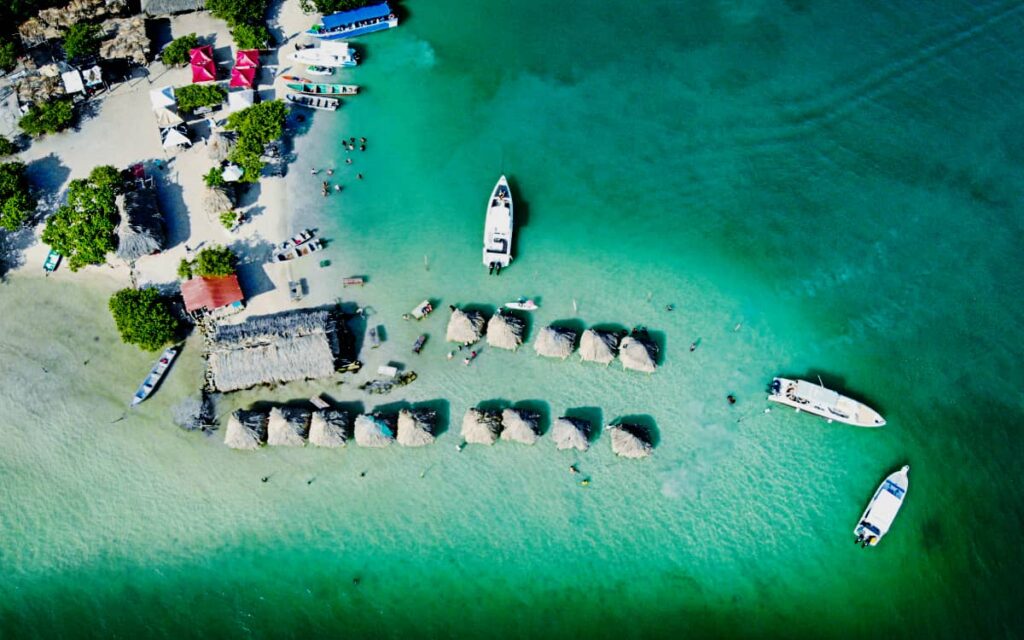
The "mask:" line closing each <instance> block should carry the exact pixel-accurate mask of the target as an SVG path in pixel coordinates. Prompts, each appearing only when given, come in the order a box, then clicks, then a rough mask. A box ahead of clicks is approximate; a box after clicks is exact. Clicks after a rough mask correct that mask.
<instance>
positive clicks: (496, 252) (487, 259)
mask: <svg viewBox="0 0 1024 640" xmlns="http://www.w3.org/2000/svg"><path fill="white" fill-rule="evenodd" d="M512 224H513V216H512V191H511V190H510V189H509V187H508V181H507V180H506V179H505V176H501V178H499V179H498V184H496V185H494V191H492V192H491V197H490V199H489V200H488V201H487V220H486V222H485V223H484V253H483V260H484V266H485V267H487V268H488V270H489V271H490V272H492V273H493V272H494V271H495V270H497V272H498V273H499V274H500V273H501V270H502V268H504V267H507V266H508V265H509V263H510V262H512Z"/></svg>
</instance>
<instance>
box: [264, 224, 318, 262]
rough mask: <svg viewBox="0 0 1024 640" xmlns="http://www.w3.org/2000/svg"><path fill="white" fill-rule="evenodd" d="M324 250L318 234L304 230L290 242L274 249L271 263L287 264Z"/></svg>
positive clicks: (285, 242)
mask: <svg viewBox="0 0 1024 640" xmlns="http://www.w3.org/2000/svg"><path fill="white" fill-rule="evenodd" d="M323 248H324V245H323V241H321V240H320V239H319V238H317V237H316V232H315V231H313V230H311V229H304V230H303V231H300V232H299V233H297V234H295V235H294V236H292V237H291V238H289V239H288V240H285V241H284V242H282V243H281V244H279V245H277V246H276V247H274V253H273V255H271V257H270V261H271V262H287V261H289V260H296V259H298V258H303V257H305V256H308V255H310V254H313V253H316V252H317V251H320V250H321V249H323Z"/></svg>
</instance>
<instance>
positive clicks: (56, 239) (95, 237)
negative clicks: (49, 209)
mask: <svg viewBox="0 0 1024 640" xmlns="http://www.w3.org/2000/svg"><path fill="white" fill-rule="evenodd" d="M123 186H124V182H123V179H122V178H121V175H120V172H118V171H117V169H115V168H114V167H110V166H101V167H96V168H95V169H93V170H92V173H90V174H89V178H88V179H85V180H72V181H71V184H70V185H69V186H68V200H67V204H65V205H64V206H62V207H60V208H59V209H57V212H56V213H54V214H53V215H52V216H51V217H50V218H49V219H48V220H47V221H46V228H45V229H44V230H43V242H45V243H46V244H48V245H50V246H51V247H52V248H53V249H55V250H56V251H58V252H59V253H60V254H61V255H63V256H65V257H66V258H67V260H68V266H69V267H70V268H71V270H72V271H78V270H79V269H81V268H82V267H84V266H86V265H90V264H103V263H104V262H106V259H107V253H109V252H111V251H113V250H114V249H115V248H116V245H115V239H114V231H115V229H116V228H117V223H118V220H119V219H120V216H119V214H118V212H117V204H116V197H117V194H118V193H120V191H121V189H122V188H123Z"/></svg>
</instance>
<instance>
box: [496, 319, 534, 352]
mask: <svg viewBox="0 0 1024 640" xmlns="http://www.w3.org/2000/svg"><path fill="white" fill-rule="evenodd" d="M525 331H526V322H524V321H523V320H521V319H519V318H517V317H516V316H513V315H512V314H510V313H506V312H500V313H496V314H494V315H493V316H491V319H490V320H489V321H488V322H487V344H489V345H491V346H492V347H497V348H499V349H508V350H509V351H515V350H516V349H518V348H519V345H521V344H523V334H524V333H525Z"/></svg>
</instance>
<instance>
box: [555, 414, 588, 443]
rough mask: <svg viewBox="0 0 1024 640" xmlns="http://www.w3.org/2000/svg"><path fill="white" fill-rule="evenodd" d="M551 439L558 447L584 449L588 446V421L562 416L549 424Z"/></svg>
mask: <svg viewBox="0 0 1024 640" xmlns="http://www.w3.org/2000/svg"><path fill="white" fill-rule="evenodd" d="M551 439H552V440H554V441H555V447H557V448H558V449H562V450H564V449H576V450H577V451H586V450H587V449H589V448H590V423H588V422H587V421H586V420H581V419H580V418H570V417H568V416H563V417H561V418H559V419H558V420H555V424H554V425H552V426H551Z"/></svg>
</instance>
